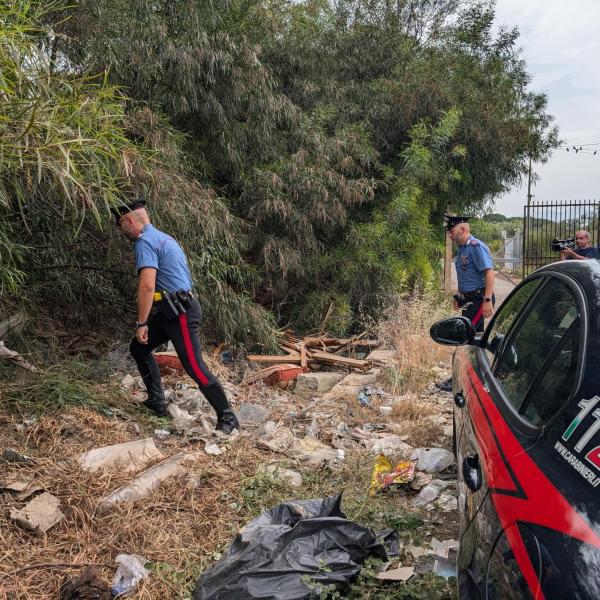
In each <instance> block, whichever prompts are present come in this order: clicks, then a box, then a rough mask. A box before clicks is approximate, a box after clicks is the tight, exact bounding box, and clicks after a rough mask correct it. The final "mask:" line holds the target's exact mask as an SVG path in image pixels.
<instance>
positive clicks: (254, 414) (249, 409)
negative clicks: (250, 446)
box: [237, 403, 269, 425]
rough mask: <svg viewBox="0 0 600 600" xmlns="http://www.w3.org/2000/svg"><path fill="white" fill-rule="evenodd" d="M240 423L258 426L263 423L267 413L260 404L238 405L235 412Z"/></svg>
mask: <svg viewBox="0 0 600 600" xmlns="http://www.w3.org/2000/svg"><path fill="white" fill-rule="evenodd" d="M237 413H238V417H239V419H240V421H241V422H242V423H243V424H244V425H260V424H261V423H264V422H265V421H266V420H267V418H268V416H269V411H268V410H267V409H266V408H265V407H264V406H262V405H260V404H251V403H246V404H240V408H239V410H238V411H237Z"/></svg>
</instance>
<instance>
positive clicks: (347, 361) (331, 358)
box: [311, 350, 370, 369]
mask: <svg viewBox="0 0 600 600" xmlns="http://www.w3.org/2000/svg"><path fill="white" fill-rule="evenodd" d="M311 355H312V357H313V358H314V359H315V360H318V361H319V362H324V363H327V364H334V365H341V366H344V367H354V368H356V369H368V368H369V367H370V364H369V362H368V361H366V360H358V359H356V358H346V357H345V356H337V355H335V354H330V353H329V352H319V351H318V350H313V351H312V352H311Z"/></svg>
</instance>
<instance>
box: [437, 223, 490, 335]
mask: <svg viewBox="0 0 600 600" xmlns="http://www.w3.org/2000/svg"><path fill="white" fill-rule="evenodd" d="M446 229H447V231H448V234H449V235H450V237H451V238H452V240H453V241H455V242H456V243H457V244H458V249H457V251H456V261H455V264H456V277H457V279H458V294H455V295H454V306H455V308H457V309H458V308H460V309H461V311H462V314H463V316H465V317H468V318H469V319H470V320H471V322H472V323H473V327H474V328H475V331H479V332H480V331H483V321H484V319H489V318H490V317H491V316H492V311H493V308H494V303H495V300H496V299H495V297H494V266H493V264H492V256H491V253H490V249H489V248H488V247H487V246H486V244H484V243H483V242H482V241H481V240H478V239H477V238H475V237H473V236H472V235H471V231H470V228H469V218H468V217H454V216H446Z"/></svg>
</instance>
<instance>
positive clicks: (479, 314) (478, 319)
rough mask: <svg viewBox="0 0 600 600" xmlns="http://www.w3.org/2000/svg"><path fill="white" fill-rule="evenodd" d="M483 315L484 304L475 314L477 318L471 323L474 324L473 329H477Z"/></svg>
mask: <svg viewBox="0 0 600 600" xmlns="http://www.w3.org/2000/svg"><path fill="white" fill-rule="evenodd" d="M482 315H483V304H482V305H481V306H480V307H479V310H478V311H477V312H476V313H475V316H474V317H473V320H472V321H471V323H473V327H477V324H478V323H479V321H480V320H481V316H482Z"/></svg>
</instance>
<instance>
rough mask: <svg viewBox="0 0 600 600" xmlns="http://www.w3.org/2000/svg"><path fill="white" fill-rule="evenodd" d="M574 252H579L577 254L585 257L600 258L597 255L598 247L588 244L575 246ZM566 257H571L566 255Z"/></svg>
mask: <svg viewBox="0 0 600 600" xmlns="http://www.w3.org/2000/svg"><path fill="white" fill-rule="evenodd" d="M574 252H575V254H579V256H585V257H586V258H600V257H599V255H598V248H594V247H593V246H588V247H587V248H575V249H574ZM567 258H572V257H570V256H567ZM572 260H573V259H572Z"/></svg>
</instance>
